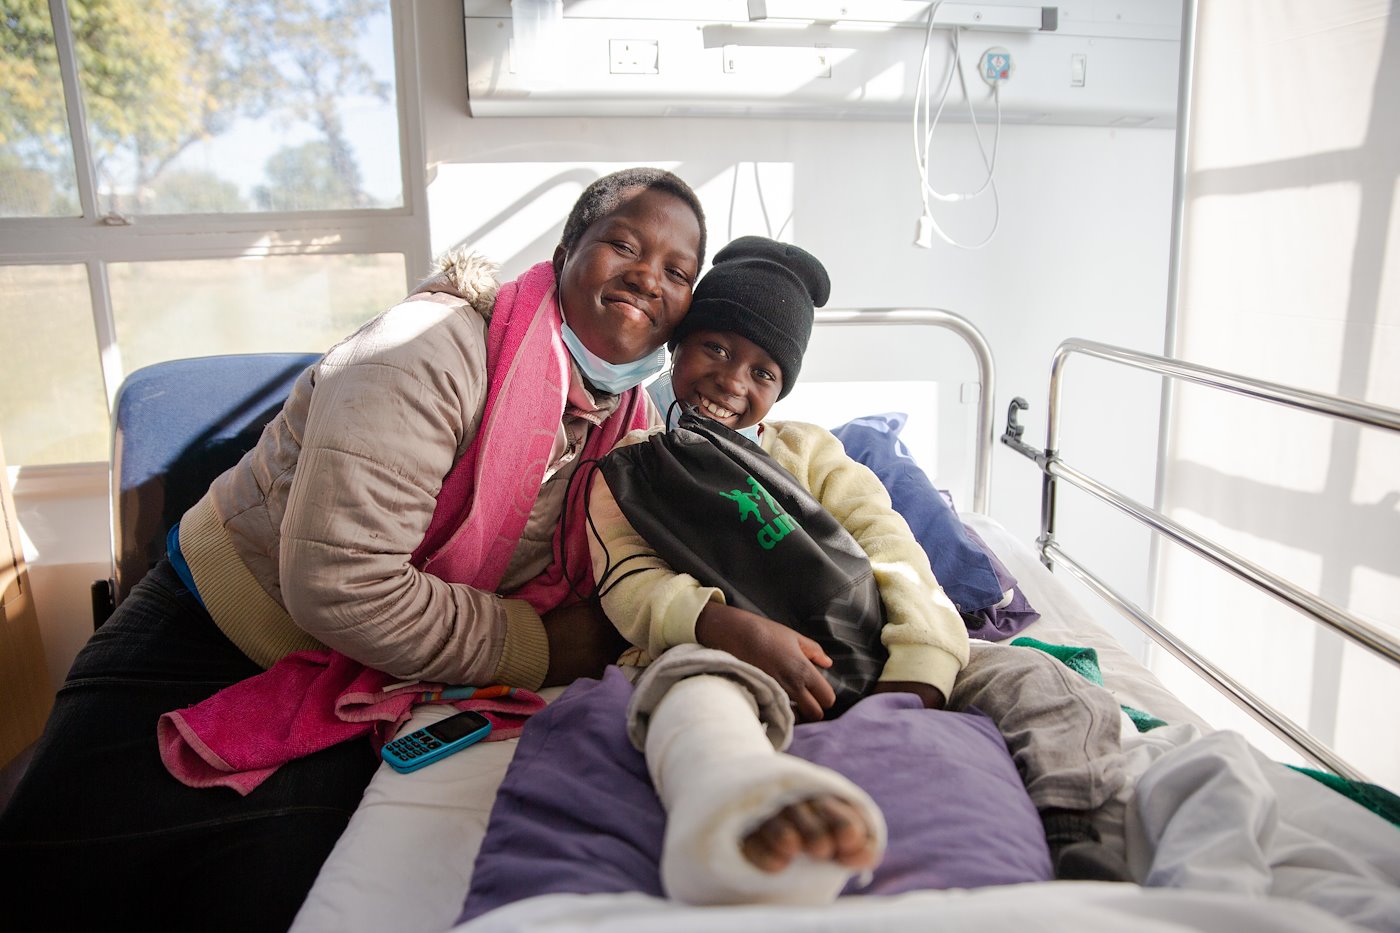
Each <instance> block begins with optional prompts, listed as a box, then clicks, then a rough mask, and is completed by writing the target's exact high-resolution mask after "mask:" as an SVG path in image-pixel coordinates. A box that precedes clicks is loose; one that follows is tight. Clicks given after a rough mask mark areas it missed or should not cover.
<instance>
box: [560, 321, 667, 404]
mask: <svg viewBox="0 0 1400 933" xmlns="http://www.w3.org/2000/svg"><path fill="white" fill-rule="evenodd" d="M563 334H564V346H566V347H568V348H569V355H570V356H572V357H573V358H574V362H575V363H577V364H578V368H579V371H580V372H582V373H583V378H585V379H587V380H588V381H589V382H590V383H592V384H593V385H595V386H597V387H598V388H599V389H602V390H603V391H604V392H607V393H608V394H609V395H618V394H619V393H622V392H626V391H627V390H628V389H630V388H632V387H633V386H639V385H641V384H642V383H643V382H646V381H647V380H648V379H650V378H651V377H652V376H655V375H656V374H657V373H659V372H661V368H662V367H663V366H665V365H666V350H665V348H663V347H657V348H656V352H655V353H651V354H648V355H647V356H644V357H642V358H641V359H640V360H633V361H632V362H630V363H609V362H608V361H607V360H605V359H603V358H602V357H601V356H599V355H598V354H596V353H594V352H593V351H592V350H590V349H588V348H587V347H585V346H584V345H583V341H582V340H580V339H578V334H576V333H574V330H573V328H572V327H570V326H569V322H568V321H565V322H564V327H563Z"/></svg>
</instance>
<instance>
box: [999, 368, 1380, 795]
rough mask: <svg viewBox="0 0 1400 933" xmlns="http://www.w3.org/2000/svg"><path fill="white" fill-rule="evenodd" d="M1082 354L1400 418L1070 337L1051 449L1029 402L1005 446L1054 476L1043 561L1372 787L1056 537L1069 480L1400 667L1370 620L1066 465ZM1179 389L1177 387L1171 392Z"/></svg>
mask: <svg viewBox="0 0 1400 933" xmlns="http://www.w3.org/2000/svg"><path fill="white" fill-rule="evenodd" d="M1075 355H1080V356H1088V357H1093V358H1096V359H1100V360H1105V361H1108V362H1111V363H1119V364H1122V365H1124V366H1130V367H1133V368H1136V369H1140V370H1145V371H1147V372H1149V373H1156V374H1158V375H1161V376H1163V377H1166V378H1168V379H1173V380H1180V381H1183V382H1190V383H1194V384H1196V385H1201V386H1206V387H1209V388H1212V389H1219V390H1221V391H1224V392H1230V393H1234V394H1237V395H1243V396H1246V397H1249V398H1253V399H1257V400H1259V401H1263V402H1267V403H1271V404H1276V405H1284V406H1287V407H1290V408H1295V409H1298V410H1301V411H1306V412H1312V413H1315V414H1319V415H1325V416H1328V417H1331V418H1338V419H1342V420H1344V421H1349V422H1353V423H1355V424H1360V425H1364V426H1367V427H1374V428H1381V429H1384V430H1388V431H1395V432H1400V411H1397V410H1396V409H1393V408H1385V407H1383V406H1380V405H1371V404H1368V403H1365V402H1358V401H1355V400H1352V399H1345V398H1340V397H1338V396H1335V395H1327V394H1324V393H1319V392H1309V391H1305V390H1303V389H1296V388H1292V387H1289V386H1285V385H1280V384H1278V383H1273V382H1265V381H1263V380H1259V379H1250V378H1248V377H1245V376H1239V375H1235V374H1233V373H1228V372H1225V371H1223V370H1219V369H1212V368H1210V367H1208V366H1198V365H1196V364H1194V363H1187V362H1184V361H1182V360H1175V359H1170V358H1168V357H1164V356H1155V355H1153V354H1151V353H1140V352H1137V351H1134V350H1126V349H1123V348H1121V347H1115V346H1110V345H1108V344H1103V343H1096V342H1094V341H1091V340H1066V341H1065V342H1063V343H1061V344H1060V346H1059V349H1058V350H1056V352H1055V358H1054V362H1053V363H1052V365H1051V369H1050V396H1049V411H1048V414H1047V419H1046V432H1045V433H1046V439H1045V447H1044V449H1043V450H1042V449H1036V448H1034V447H1031V446H1030V445H1028V444H1026V443H1025V442H1024V441H1023V440H1022V439H1021V438H1022V435H1023V433H1024V431H1025V428H1024V427H1023V426H1022V425H1020V424H1018V423H1017V415H1018V413H1019V412H1021V411H1024V410H1025V409H1027V408H1028V407H1029V405H1028V404H1027V403H1026V400H1025V399H1023V398H1019V397H1018V398H1014V399H1012V400H1011V404H1010V407H1009V408H1008V410H1007V419H1006V420H1007V424H1006V431H1005V432H1004V433H1003V434H1002V436H1001V442H1002V443H1003V444H1005V445H1006V446H1008V447H1010V448H1011V449H1012V450H1015V451H1016V452H1017V453H1020V454H1022V455H1023V456H1025V457H1028V458H1030V459H1031V460H1033V461H1035V464H1036V465H1037V466H1038V467H1039V468H1040V470H1041V472H1042V473H1043V474H1044V475H1043V477H1042V479H1041V509H1040V537H1039V538H1038V539H1037V542H1036V543H1037V544H1038V545H1039V550H1040V555H1041V560H1042V561H1043V562H1044V563H1045V565H1046V566H1047V567H1050V568H1051V569H1054V567H1056V566H1057V565H1058V566H1062V567H1064V568H1065V569H1066V570H1068V571H1069V572H1070V574H1071V575H1073V576H1074V577H1075V578H1076V579H1078V580H1079V581H1080V582H1082V583H1083V584H1084V585H1085V586H1087V587H1088V588H1089V589H1090V590H1092V591H1093V592H1094V593H1096V594H1098V595H1099V596H1100V597H1102V598H1103V599H1105V600H1106V601H1108V603H1109V604H1110V605H1112V606H1113V607H1114V608H1115V609H1117V610H1118V611H1119V612H1120V613H1121V614H1122V615H1123V616H1124V617H1125V618H1127V619H1128V620H1129V621H1131V622H1132V623H1134V624H1135V625H1137V626H1138V627H1139V628H1140V629H1142V630H1143V631H1144V632H1146V633H1147V635H1148V636H1149V637H1151V638H1152V640H1153V641H1154V642H1155V643H1157V644H1159V645H1161V646H1162V647H1163V648H1165V649H1166V650H1167V651H1169V652H1171V653H1172V655H1174V656H1175V657H1176V658H1177V659H1178V660H1180V661H1181V662H1182V663H1184V664H1186V665H1187V666H1188V667H1189V668H1191V670H1193V671H1194V672H1195V673H1196V674H1198V675H1200V676H1201V677H1203V678H1204V679H1205V680H1206V681H1208V682H1209V683H1210V684H1211V685H1212V686H1213V687H1214V688H1215V689H1216V690H1217V691H1219V692H1220V693H1222V694H1224V695H1225V696H1226V697H1228V698H1229V699H1230V700H1231V701H1233V702H1234V703H1235V704H1236V705H1238V706H1239V707H1240V708H1241V709H1243V710H1245V712H1247V713H1249V714H1250V715H1251V716H1252V717H1254V718H1255V719H1257V720H1258V721H1259V722H1260V723H1262V724H1263V725H1264V726H1265V727H1266V728H1268V729H1269V730H1270V731H1271V732H1273V733H1274V734H1276V735H1278V736H1279V737H1280V738H1281V739H1283V740H1284V741H1285V742H1287V743H1288V744H1289V745H1291V746H1292V747H1293V748H1295V749H1297V750H1298V751H1299V752H1300V753H1302V754H1303V755H1304V756H1306V757H1307V758H1308V759H1309V760H1310V761H1313V762H1316V763H1317V764H1319V765H1321V766H1322V767H1324V768H1326V769H1328V770H1329V771H1332V772H1333V773H1335V774H1338V775H1340V776H1342V777H1345V778H1348V779H1351V780H1357V781H1365V777H1364V776H1363V775H1361V774H1360V773H1359V772H1358V771H1357V770H1356V769H1355V768H1353V767H1351V766H1350V765H1349V764H1347V763H1346V761H1344V760H1343V759H1341V758H1340V757H1339V756H1338V755H1337V754H1336V753H1335V752H1333V751H1332V749H1330V748H1329V747H1327V746H1326V745H1324V744H1322V743H1321V742H1319V741H1317V740H1316V739H1315V738H1314V737H1313V736H1312V735H1310V734H1309V733H1308V731H1307V730H1306V729H1304V728H1303V727H1302V726H1300V725H1299V724H1298V723H1296V722H1294V721H1293V720H1291V719H1290V718H1288V717H1287V716H1285V715H1284V714H1283V713H1281V712H1279V710H1277V709H1276V708H1274V707H1273V706H1271V705H1270V704H1269V703H1267V702H1265V701H1264V700H1262V699H1261V698H1260V697H1259V696H1258V695H1257V694H1255V693H1253V692H1252V691H1250V690H1249V689H1248V688H1246V687H1245V686H1244V685H1243V684H1241V683H1240V682H1239V681H1238V680H1236V679H1234V678H1233V677H1231V676H1230V675H1229V674H1227V673H1225V671H1223V670H1222V669H1221V668H1220V667H1219V666H1218V665H1216V664H1214V663H1212V662H1211V661H1209V660H1208V659H1206V658H1205V657H1203V656H1202V655H1201V654H1200V653H1199V652H1197V651H1196V650H1194V649H1193V648H1192V647H1191V646H1190V645H1188V644H1186V643H1185V642H1184V641H1182V640H1181V639H1180V638H1177V637H1176V636H1175V635H1173V634H1172V633H1171V631H1169V630H1168V629H1167V628H1166V627H1165V626H1163V625H1162V624H1161V623H1160V622H1159V621H1158V620H1157V619H1155V618H1153V617H1152V616H1151V615H1150V614H1149V613H1147V612H1146V611H1144V610H1143V609H1142V608H1140V607H1139V606H1137V605H1135V604H1134V603H1133V602H1132V601H1131V600H1129V599H1128V598H1126V597H1125V596H1123V595H1122V594H1121V593H1119V592H1118V591H1116V590H1115V589H1114V588H1113V587H1112V586H1110V585H1109V584H1108V583H1106V582H1104V580H1102V579H1101V578H1100V577H1099V576H1097V575H1096V574H1095V573H1094V572H1093V571H1091V570H1089V569H1088V568H1086V567H1085V566H1084V565H1083V564H1081V563H1080V562H1079V561H1077V560H1075V559H1074V558H1073V557H1072V556H1071V555H1069V554H1067V553H1066V552H1065V550H1064V549H1063V548H1062V547H1061V546H1060V544H1059V543H1058V541H1056V539H1055V518H1056V514H1055V505H1056V501H1055V500H1056V492H1057V490H1058V487H1059V483H1060V481H1061V480H1063V481H1065V482H1068V483H1070V484H1072V485H1074V486H1075V487H1077V488H1079V489H1082V490H1083V491H1085V492H1087V493H1089V494H1090V495H1092V496H1094V497H1096V498H1098V499H1099V500H1101V501H1103V502H1106V503H1108V504H1109V505H1111V506H1113V507H1114V508H1116V509H1118V510H1119V511H1120V512H1122V513H1123V514H1125V515H1127V516H1129V517H1130V518H1132V519H1134V520H1135V521H1137V522H1139V523H1141V524H1143V525H1145V526H1147V527H1148V528H1150V529H1151V530H1152V531H1153V532H1155V533H1156V534H1159V535H1162V536H1163V537H1165V538H1166V539H1167V540H1169V541H1173V542H1175V543H1177V544H1179V545H1181V546H1183V547H1185V548H1187V549H1188V550H1189V551H1191V552H1192V553H1194V554H1197V555H1199V556H1200V557H1202V558H1205V559H1206V560H1208V561H1210V562H1211V563H1213V564H1215V565H1216V566H1217V567H1220V568H1222V569H1224V570H1226V571H1228V572H1229V573H1231V574H1233V575H1234V576H1236V577H1238V578H1239V579H1241V580H1244V581H1245V582H1247V583H1250V584H1252V585H1253V586H1255V587H1257V588H1259V589H1260V590H1263V591H1264V592H1265V593H1268V594H1269V595H1270V596H1273V597H1275V598H1277V599H1278V600H1280V601H1282V602H1283V603H1285V604H1286V605H1289V606H1291V607H1293V608H1294V609H1296V610H1298V611H1300V612H1302V613H1304V614H1306V615H1307V616H1309V617H1310V618H1312V619H1313V620H1315V621H1316V622H1317V623H1319V624H1321V625H1325V626H1327V627H1328V628H1330V629H1332V630H1333V631H1336V632H1338V633H1340V634H1341V635H1342V636H1344V637H1345V638H1347V639H1348V640H1350V641H1352V642H1354V643H1356V644H1358V645H1361V646H1362V647H1364V648H1366V649H1368V650H1370V651H1372V652H1374V653H1375V654H1377V655H1379V656H1380V657H1382V658H1384V659H1385V660H1387V661H1389V662H1390V663H1391V664H1392V665H1400V641H1397V640H1396V639H1395V638H1394V637H1393V636H1391V635H1390V634H1389V633H1387V632H1385V631H1382V630H1381V629H1380V628H1378V627H1377V626H1375V625H1373V624H1372V623H1370V622H1368V621H1366V620H1365V619H1362V618H1360V617H1359V616H1356V615H1355V614H1353V613H1351V612H1348V611H1347V610H1345V609H1343V608H1341V607H1340V606H1337V605H1334V604H1333V603H1330V602H1328V601H1327V600H1325V599H1322V598H1321V597H1319V596H1317V595H1316V594H1314V593H1311V592H1308V591H1307V590H1304V589H1301V588H1300V587H1298V586H1296V585H1294V584H1293V583H1290V582H1289V581H1287V580H1285V579H1283V578H1282V577H1280V576H1279V575H1278V574H1275V573H1273V572H1271V571H1269V570H1267V569H1265V568H1264V567H1261V566H1259V565H1258V564H1256V563H1254V562H1252V561H1250V560H1247V559H1246V558H1244V557H1241V556H1240V555H1239V554H1236V553H1234V552H1233V551H1230V550H1229V549H1227V548H1224V547H1222V546H1220V545H1219V544H1216V543H1215V542H1214V541H1211V540H1210V539H1208V538H1205V537H1203V536H1202V535H1200V534H1197V533H1196V532H1194V531H1192V530H1191V529H1189V528H1187V527H1185V526H1184V525H1182V524H1180V523H1179V522H1176V521H1174V520H1173V519H1171V518H1169V517H1168V516H1166V515H1164V514H1162V513H1161V512H1160V511H1158V510H1157V509H1154V508H1152V507H1151V506H1148V505H1145V504H1143V503H1141V502H1138V501H1136V500H1134V499H1132V498H1130V497H1128V496H1126V495H1124V494H1122V493H1121V492H1119V491H1117V490H1115V489H1113V488H1112V487H1110V486H1107V485H1105V484H1104V483H1101V482H1099V481H1098V480H1096V479H1094V478H1093V477H1091V476H1089V475H1087V474H1085V473H1083V472H1081V471H1080V470H1077V469H1075V468H1074V467H1072V466H1070V465H1069V464H1068V463H1066V462H1065V460H1064V458H1063V457H1062V456H1061V453H1060V441H1059V437H1060V390H1061V387H1062V385H1063V383H1064V376H1065V370H1066V366H1067V364H1068V362H1069V360H1070V358H1071V357H1073V356H1075ZM1171 385H1172V383H1168V390H1169V391H1170V387H1171Z"/></svg>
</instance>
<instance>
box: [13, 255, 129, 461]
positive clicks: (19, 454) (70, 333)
mask: <svg viewBox="0 0 1400 933" xmlns="http://www.w3.org/2000/svg"><path fill="white" fill-rule="evenodd" d="M0 347H4V351H3V352H4V359H3V362H0V435H2V436H4V438H5V457H6V459H7V460H9V463H10V465H11V466H18V465H24V466H36V465H38V464H42V463H70V462H74V461H82V460H106V459H107V456H108V449H107V429H108V428H107V425H108V421H107V397H106V393H105V392H104V390H103V388H102V368H101V363H100V361H99V358H98V353H97V334H96V331H95V330H94V328H93V323H92V299H91V297H90V294H89V292H88V282H87V272H86V270H85V269H84V268H83V267H82V266H0Z"/></svg>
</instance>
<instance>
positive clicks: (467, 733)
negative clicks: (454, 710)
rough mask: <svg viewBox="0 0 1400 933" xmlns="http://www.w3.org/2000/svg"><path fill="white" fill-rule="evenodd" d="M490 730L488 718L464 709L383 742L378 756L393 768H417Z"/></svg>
mask: <svg viewBox="0 0 1400 933" xmlns="http://www.w3.org/2000/svg"><path fill="white" fill-rule="evenodd" d="M490 732H491V720H489V719H487V718H486V717H485V716H483V715H481V714H480V713H478V712H474V711H472V710H467V711H466V712H462V713H458V714H456V715H455V716H448V717H447V718H446V719H440V720H438V721H437V722H435V723H432V724H431V725H427V726H424V727H423V728H421V729H414V730H413V731H412V732H410V733H409V734H408V735H401V736H399V737H398V738H397V739H394V741H392V742H389V743H387V744H386V745H385V746H384V749H383V751H381V752H380V753H379V756H380V757H381V758H383V759H384V760H385V761H387V762H389V766H390V767H392V768H393V769H394V770H395V771H401V772H408V771H417V770H418V769H419V768H421V767H423V766H424V765H430V764H432V763H433V762H435V761H437V760H439V759H441V758H446V757H447V756H448V755H450V754H452V753H453V752H459V751H461V750H462V749H464V748H466V747H467V746H468V745H472V744H475V743H476V742H480V741H481V740H482V739H484V738H486V736H487V735H488V734H490Z"/></svg>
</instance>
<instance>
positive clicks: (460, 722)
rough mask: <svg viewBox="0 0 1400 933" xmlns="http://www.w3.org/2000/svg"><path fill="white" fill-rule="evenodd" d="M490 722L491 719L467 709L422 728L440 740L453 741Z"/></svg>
mask: <svg viewBox="0 0 1400 933" xmlns="http://www.w3.org/2000/svg"><path fill="white" fill-rule="evenodd" d="M490 724H491V720H489V719H487V718H486V717H485V716H483V715H481V714H480V713H474V712H471V711H470V710H468V711H467V712H465V713H458V714H457V715H455V716H448V717H447V718H446V719H444V720H441V721H440V722H435V723H433V724H432V725H430V726H424V727H423V728H424V729H425V730H426V731H427V733H428V734H429V735H431V736H432V737H433V738H435V739H437V740H438V741H440V742H455V741H457V740H458V739H460V738H461V737H462V736H464V735H470V734H471V733H473V732H475V731H476V730H478V729H480V728H481V727H482V726H487V725H490Z"/></svg>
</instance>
